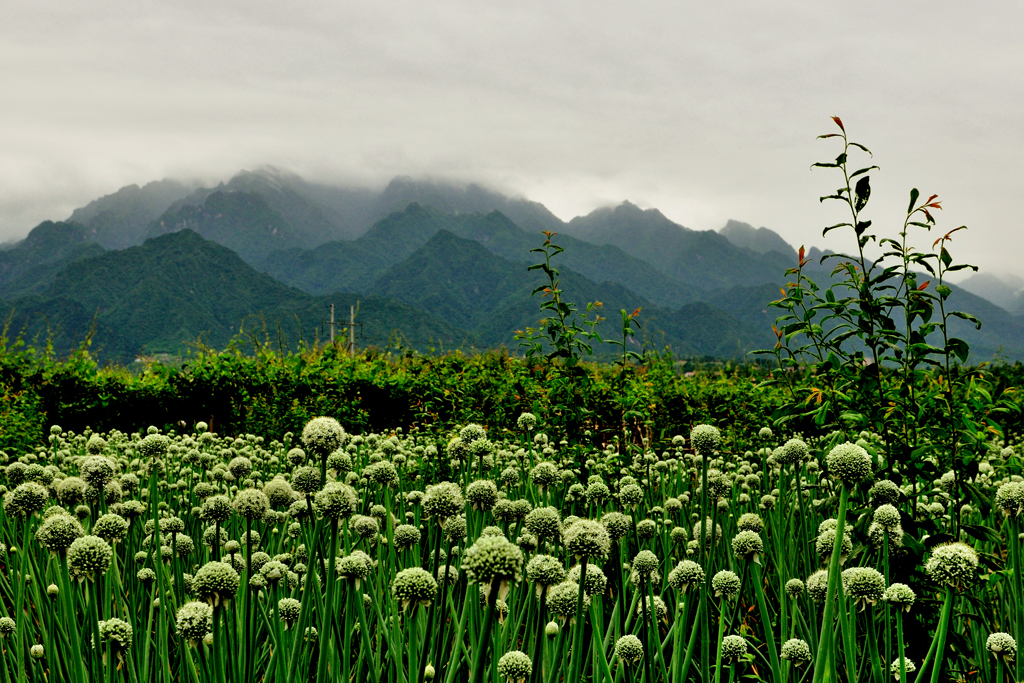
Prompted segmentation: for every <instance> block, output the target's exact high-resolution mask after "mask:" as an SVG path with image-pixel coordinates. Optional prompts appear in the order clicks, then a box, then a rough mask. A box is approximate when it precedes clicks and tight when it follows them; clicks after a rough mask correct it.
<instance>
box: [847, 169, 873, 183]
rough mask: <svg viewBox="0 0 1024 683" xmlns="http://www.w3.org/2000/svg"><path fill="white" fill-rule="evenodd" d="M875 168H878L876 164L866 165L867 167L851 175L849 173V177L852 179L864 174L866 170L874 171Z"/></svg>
mask: <svg viewBox="0 0 1024 683" xmlns="http://www.w3.org/2000/svg"><path fill="white" fill-rule="evenodd" d="M875 170H878V167H877V166H868V167H867V168H862V169H860V170H859V171H857V172H855V173H854V174H853V175H851V176H850V179H851V180H852V179H854V178H856V177H857V176H859V175H864V174H865V173H867V172H868V171H875Z"/></svg>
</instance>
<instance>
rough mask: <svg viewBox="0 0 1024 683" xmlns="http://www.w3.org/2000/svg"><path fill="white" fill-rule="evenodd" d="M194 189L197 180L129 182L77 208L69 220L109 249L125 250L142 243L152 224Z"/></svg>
mask: <svg viewBox="0 0 1024 683" xmlns="http://www.w3.org/2000/svg"><path fill="white" fill-rule="evenodd" d="M194 189H195V184H194V183H185V182H182V181H178V180H170V179H165V180H156V181H153V182H151V183H146V184H145V185H143V186H142V187H139V186H138V185H128V186H126V187H122V188H121V189H120V190H118V191H117V192H115V193H113V194H108V195H106V196H103V197H100V198H99V199H95V200H93V201H91V202H89V203H88V204H86V205H85V206H83V207H82V208H80V209H75V210H74V211H73V212H72V214H71V217H70V218H68V222H69V223H77V224H78V225H81V226H82V227H83V228H84V229H85V231H86V234H88V235H89V236H90V238H91V239H93V240H95V241H96V242H97V243H98V244H100V245H101V246H102V247H103V248H105V249H124V248H125V247H131V246H134V245H136V244H141V243H142V241H143V240H144V239H145V238H146V234H147V232H148V229H149V225H150V223H152V222H153V221H154V220H156V219H157V218H158V217H159V216H160V215H161V214H163V213H164V212H165V211H166V210H167V208H168V207H169V206H170V205H171V204H173V203H174V202H176V201H178V200H179V199H181V198H183V197H185V196H187V195H188V194H189V193H190V192H192V191H193V190H194Z"/></svg>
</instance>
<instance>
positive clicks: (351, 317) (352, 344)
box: [332, 306, 356, 356]
mask: <svg viewBox="0 0 1024 683" xmlns="http://www.w3.org/2000/svg"><path fill="white" fill-rule="evenodd" d="M332 329H333V328H332ZM348 352H349V355H352V356H354V355H356V307H355V306H349V307H348Z"/></svg>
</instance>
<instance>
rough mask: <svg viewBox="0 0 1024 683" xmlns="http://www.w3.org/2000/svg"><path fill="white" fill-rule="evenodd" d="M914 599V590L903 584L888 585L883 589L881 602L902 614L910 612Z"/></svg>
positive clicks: (915, 596)
mask: <svg viewBox="0 0 1024 683" xmlns="http://www.w3.org/2000/svg"><path fill="white" fill-rule="evenodd" d="M916 599H917V595H916V594H915V593H914V589H913V588H911V587H910V586H908V585H907V584H905V583H893V584H890V586H889V587H888V588H886V589H885V593H883V594H882V600H884V601H885V602H887V603H889V604H890V605H893V606H895V607H896V608H897V609H902V610H903V611H904V612H909V611H910V608H911V607H913V606H914V601H915V600H916Z"/></svg>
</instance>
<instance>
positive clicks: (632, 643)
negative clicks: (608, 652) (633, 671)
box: [615, 635, 644, 664]
mask: <svg viewBox="0 0 1024 683" xmlns="http://www.w3.org/2000/svg"><path fill="white" fill-rule="evenodd" d="M615 656H616V657H618V658H619V659H621V660H622V661H624V662H627V663H629V664H639V663H640V660H641V659H643V658H644V646H643V643H641V642H640V639H639V638H637V637H636V636H634V635H628V636H622V637H621V638H619V639H618V640H617V641H615Z"/></svg>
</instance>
